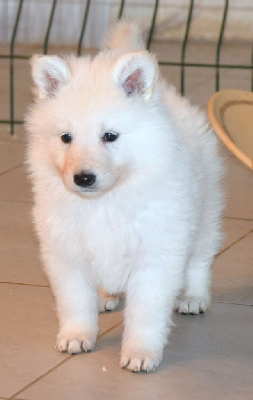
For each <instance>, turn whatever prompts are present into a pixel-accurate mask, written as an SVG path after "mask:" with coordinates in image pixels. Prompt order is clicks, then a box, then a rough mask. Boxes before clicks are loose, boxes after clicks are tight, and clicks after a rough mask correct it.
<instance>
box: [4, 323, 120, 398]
mask: <svg viewBox="0 0 253 400" xmlns="http://www.w3.org/2000/svg"><path fill="white" fill-rule="evenodd" d="M122 322H123V319H121V320H120V321H119V322H117V323H116V324H115V325H113V326H112V327H111V328H109V329H107V330H106V331H105V332H103V333H101V335H98V338H97V340H100V339H101V338H103V337H104V336H105V335H107V333H109V332H111V331H112V330H113V329H115V328H117V327H118V326H120V325H121V324H122ZM73 357H74V355H73V354H70V355H69V356H67V357H66V358H65V359H64V360H62V361H61V362H59V363H58V364H56V365H54V366H53V367H52V368H50V369H49V370H47V371H46V372H44V374H42V375H40V376H38V377H37V378H36V379H34V380H33V381H31V382H29V383H28V384H27V385H25V386H24V387H23V388H22V389H20V390H18V391H17V392H16V393H14V394H13V395H12V396H11V397H8V398H7V399H6V400H15V398H16V397H17V396H18V395H19V394H20V393H22V392H24V391H25V390H26V389H28V388H29V387H31V386H32V385H34V384H35V383H37V382H38V381H40V380H41V379H43V378H45V376H47V375H49V374H50V373H51V372H53V371H55V370H56V369H57V368H59V367H61V366H62V365H63V364H65V363H66V362H67V361H69V360H70V359H71V358H73Z"/></svg>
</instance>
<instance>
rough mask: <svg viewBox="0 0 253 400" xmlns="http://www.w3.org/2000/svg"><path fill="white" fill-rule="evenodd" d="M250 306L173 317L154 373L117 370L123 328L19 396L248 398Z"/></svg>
mask: <svg viewBox="0 0 253 400" xmlns="http://www.w3.org/2000/svg"><path fill="white" fill-rule="evenodd" d="M251 317H252V310H251V308H250V307H245V306H235V305H222V304H219V305H214V306H213V308H212V311H211V312H208V313H207V314H206V315H204V316H178V315H176V316H175V321H176V324H177V328H175V330H174V332H173V334H172V336H171V344H170V346H168V347H167V348H166V350H165V355H164V360H163V362H162V364H161V366H160V367H159V369H158V371H157V372H156V373H152V374H148V375H147V374H133V373H129V372H127V371H123V370H121V369H120V367H119V365H118V362H119V352H120V342H121V333H122V329H121V328H117V329H114V330H113V331H111V332H109V333H108V334H107V335H106V336H104V337H103V338H102V339H101V340H100V341H99V342H98V346H97V349H96V351H95V352H94V353H90V354H89V355H88V357H75V358H71V360H69V361H68V362H66V363H65V364H64V365H61V366H60V367H59V368H57V369H55V370H54V371H52V372H51V373H50V374H49V375H47V376H45V377H44V378H42V379H41V380H39V381H38V382H36V383H35V384H34V385H31V387H29V388H27V390H25V391H24V392H23V393H22V394H21V393H20V395H19V396H20V397H21V396H22V397H24V398H25V399H28V400H30V399H31V400H32V399H36V400H40V399H41V400H42V399H43V400H44V399H51V398H52V399H54V400H64V399H76V400H78V399H83V398H84V397H85V400H94V399H96V400H99V399H101V400H102V399H103V400H106V399H119V400H124V399H127V400H136V399H138V400H141V399H153V398H159V399H168V398H171V399H177V400H192V399H194V400H203V399H205V400H221V399H222V400H223V399H227V400H230V399H232V400H238V399H244V400H250V399H251V398H252V395H253V383H252V357H251V355H250V351H251V336H252V333H253V332H252V324H251V322H250V318H251Z"/></svg>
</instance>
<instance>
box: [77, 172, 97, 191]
mask: <svg viewBox="0 0 253 400" xmlns="http://www.w3.org/2000/svg"><path fill="white" fill-rule="evenodd" d="M74 182H75V184H76V185H77V186H80V187H82V188H87V187H89V186H92V185H93V183H95V182H96V175H94V174H90V173H86V172H81V173H80V174H76V175H74Z"/></svg>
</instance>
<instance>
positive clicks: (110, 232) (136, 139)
mask: <svg viewBox="0 0 253 400" xmlns="http://www.w3.org/2000/svg"><path fill="white" fill-rule="evenodd" d="M121 30H122V25H120V26H119V32H121ZM128 30H129V32H131V25H130V26H129V29H128ZM136 34H137V33H136ZM120 35H121V36H120ZM123 36H124V42H122V49H123V50H122V52H121V51H120V46H119V42H120V41H121V40H122V34H121V33H120V34H119V40H117V48H116V49H115V51H114V50H113V44H112V45H110V44H109V45H108V47H109V48H110V49H111V50H107V51H104V52H102V53H100V54H99V55H98V56H97V57H96V58H95V59H93V60H92V59H90V58H89V57H82V58H79V59H77V58H75V57H70V58H68V59H60V58H58V57H51V56H47V57H40V58H35V60H34V63H33V77H34V81H35V84H36V85H37V86H38V90H39V97H38V99H37V100H36V102H35V104H34V105H33V106H32V107H31V109H30V112H29V114H28V116H27V129H28V132H29V143H28V165H29V170H30V174H31V178H32V182H33V190H34V195H35V206H34V220H35V225H36V229H37V232H38V235H39V238H40V242H41V254H42V257H43V260H44V264H45V270H46V272H47V274H48V277H49V280H50V282H51V285H52V289H53V291H54V294H55V296H56V301H57V309H58V317H59V322H60V331H59V335H58V339H57V347H58V349H59V350H60V351H69V352H72V353H77V352H80V351H82V350H86V351H87V350H90V349H92V348H93V346H94V344H95V340H96V335H97V332H98V316H97V315H98V309H99V301H98V295H97V290H98V288H99V287H100V288H102V289H103V290H104V291H106V292H107V293H109V294H111V295H117V294H118V293H120V292H125V295H126V309H125V329H124V336H123V343H122V354H121V361H120V364H121V366H122V367H126V368H128V369H130V370H132V371H139V370H147V371H148V370H153V369H154V368H156V367H157V365H158V364H159V362H160V361H161V359H162V353H163V348H164V345H165V344H166V342H167V336H168V333H169V332H170V327H171V325H172V322H171V315H172V310H173V307H175V301H176V298H177V296H178V295H179V294H180V293H181V298H179V302H178V305H177V308H178V310H179V311H180V312H182V313H194V314H197V313H199V312H202V311H205V310H206V308H207V306H208V305H209V303H210V279H211V271H210V266H211V264H212V261H213V258H214V255H215V254H216V253H217V252H218V250H219V248H220V243H221V238H222V233H221V212H222V209H223V197H222V191H221V176H222V165H221V160H220V157H219V154H218V149H217V140H216V137H215V135H214V134H213V132H212V130H211V129H210V127H209V125H208V123H207V121H206V117H205V115H204V113H202V112H200V111H199V110H198V109H197V108H196V107H193V106H191V105H190V104H189V102H188V101H187V100H186V99H184V98H181V97H180V96H179V95H178V94H177V93H176V92H175V90H174V89H173V88H172V87H168V86H167V85H166V84H165V82H164V81H163V80H162V79H161V77H160V76H159V72H158V69H157V62H156V60H155V58H154V57H153V56H150V55H149V54H148V53H146V52H145V51H140V52H139V53H136V52H134V53H133V52H132V51H133V49H132V44H131V46H128V45H127V40H128V37H127V35H126V36H125V35H123ZM130 36H131V38H130V39H131V43H133V42H136V43H141V39H140V37H139V36H138V37H136V39H135V41H133V33H132V34H131V35H130ZM112 37H113V42H114V43H115V40H116V39H115V37H117V27H116V30H115V31H114V32H113V33H112ZM120 38H121V39H120ZM107 43H110V39H109V42H107ZM129 47H130V49H131V53H128V54H124V51H125V50H124V49H126V48H129ZM137 50H139V48H137ZM121 53H122V54H121ZM136 68H137V69H138V71H139V72H138V74H135V70H136ZM50 74H52V75H53V77H51V76H50ZM131 74H135V75H136V76H137V80H138V82H136V81H135V80H133V82H132V81H131V85H133V86H132V88H133V91H132V93H130V95H129V93H128V94H127V93H126V92H125V90H124V85H123V84H122V82H124V81H125V80H126V79H128V77H129V76H130V80H131V76H132V75H131ZM135 75H134V76H135ZM51 78H52V79H53V85H51V86H50V82H51V83H52V79H51ZM55 80H56V82H57V85H55ZM58 83H59V84H58ZM135 85H136V86H135ZM149 87H151V88H152V90H149V92H148V96H147V95H146V89H147V88H149ZM48 88H49V89H48ZM105 132H114V133H118V134H119V137H118V139H117V140H116V141H115V142H111V143H109V142H106V143H105V142H103V140H102V139H101V138H102V137H103V135H104V133H105ZM62 133H71V135H72V136H73V141H72V142H71V143H69V144H64V143H62V141H61V134H62ZM80 171H89V172H92V173H93V174H95V175H96V177H97V179H96V182H95V183H94V184H93V185H92V186H91V187H90V188H87V189H85V188H83V189H82V188H80V187H79V186H77V185H76V184H75V183H74V181H73V176H74V175H75V174H77V173H79V172H80ZM112 300H113V298H112ZM105 304H106V303H105V301H104V302H103V300H102V306H101V302H100V308H101V307H102V309H103V307H104V309H105V308H106V305H105ZM116 305H117V297H116V298H115V302H113V304H112V307H111V308H113V307H114V306H116Z"/></svg>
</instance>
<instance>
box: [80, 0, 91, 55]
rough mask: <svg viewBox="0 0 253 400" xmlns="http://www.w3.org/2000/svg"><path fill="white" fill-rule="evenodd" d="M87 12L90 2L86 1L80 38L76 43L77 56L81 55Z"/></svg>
mask: <svg viewBox="0 0 253 400" xmlns="http://www.w3.org/2000/svg"><path fill="white" fill-rule="evenodd" d="M89 11H90V0H87V2H86V7H85V12H84V17H83V23H82V29H81V34H80V38H79V41H78V48H77V54H78V55H79V56H80V55H81V54H82V43H83V38H84V35H85V29H86V25H87V21H88V16H89Z"/></svg>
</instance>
